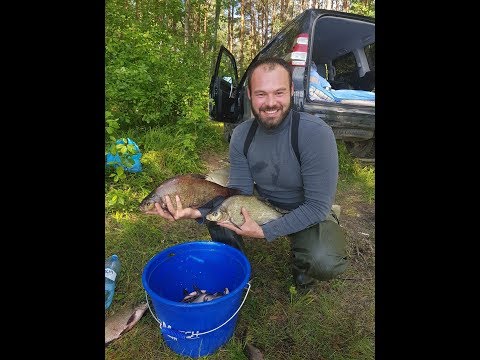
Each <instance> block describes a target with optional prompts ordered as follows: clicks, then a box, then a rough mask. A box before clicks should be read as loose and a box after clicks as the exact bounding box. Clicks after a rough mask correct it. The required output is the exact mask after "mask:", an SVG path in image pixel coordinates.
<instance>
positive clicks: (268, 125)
mask: <svg viewBox="0 0 480 360" xmlns="http://www.w3.org/2000/svg"><path fill="white" fill-rule="evenodd" d="M282 108H283V107H278V106H274V107H268V106H263V107H261V108H260V112H261V111H271V110H278V109H282ZM291 108H292V101H290V104H289V105H288V108H286V109H285V108H283V109H284V110H283V111H281V112H280V117H279V119H278V120H277V121H275V122H273V123H272V122H271V121H270V119H269V118H268V117H260V113H259V112H256V111H255V109H254V108H253V106H252V113H253V116H255V119H257V120H258V121H259V122H260V123H261V124H262V125H263V127H264V128H266V129H269V130H271V129H275V128H276V127H277V126H278V125H280V124H281V123H282V122H283V120H285V118H286V116H287V115H288V113H289V112H290V109H291Z"/></svg>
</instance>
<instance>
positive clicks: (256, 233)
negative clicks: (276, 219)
mask: <svg viewBox="0 0 480 360" xmlns="http://www.w3.org/2000/svg"><path fill="white" fill-rule="evenodd" d="M242 215H243V217H244V219H245V222H244V223H243V225H242V226H240V228H238V227H236V226H235V225H233V224H232V223H230V222H218V223H217V224H218V225H220V226H222V227H224V228H227V229H230V230H232V231H235V232H236V233H237V234H238V235H241V236H247V237H252V238H259V239H262V238H264V237H265V235H264V234H263V230H262V228H261V227H260V225H258V224H257V223H256V222H255V221H254V220H253V219H252V218H251V217H250V215H249V214H248V211H247V210H246V209H245V208H244V207H242Z"/></svg>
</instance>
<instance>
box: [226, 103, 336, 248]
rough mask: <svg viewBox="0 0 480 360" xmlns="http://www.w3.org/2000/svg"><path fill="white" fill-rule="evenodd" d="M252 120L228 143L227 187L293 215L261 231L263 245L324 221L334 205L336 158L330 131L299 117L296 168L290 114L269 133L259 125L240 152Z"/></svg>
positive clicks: (318, 122)
mask: <svg viewBox="0 0 480 360" xmlns="http://www.w3.org/2000/svg"><path fill="white" fill-rule="evenodd" d="M252 121H256V120H254V119H251V120H248V121H245V122H243V123H241V124H240V125H238V126H237V127H236V128H235V129H234V131H233V134H232V138H231V140H230V150H229V157H230V176H229V180H228V187H231V188H235V189H239V190H240V191H241V192H242V193H243V194H248V195H251V194H252V193H253V187H254V184H255V187H256V189H257V191H258V193H259V194H260V196H261V197H263V198H265V199H267V200H268V201H269V202H271V203H272V204H274V205H275V206H278V207H280V208H282V209H286V210H292V211H290V212H289V213H287V214H285V215H284V216H282V217H281V218H279V219H276V220H273V221H270V222H268V223H266V224H264V225H262V229H263V233H264V235H265V239H266V240H267V241H272V240H273V239H275V238H277V237H280V236H284V235H288V234H293V233H296V232H298V231H301V230H303V229H305V228H307V227H308V226H310V225H312V224H316V223H318V222H320V221H323V220H325V218H326V217H327V215H328V213H329V211H330V209H331V206H332V204H333V201H334V198H335V193H336V189H337V180H338V152H337V144H336V141H335V136H334V134H333V131H332V129H331V128H330V127H329V126H328V125H327V124H326V123H325V122H324V121H323V120H321V119H320V118H318V117H315V116H313V115H310V114H307V113H300V124H299V129H298V148H299V152H300V160H301V168H300V165H299V163H298V161H297V158H296V156H295V152H294V150H293V148H292V144H291V141H290V131H291V123H292V112H291V111H290V113H289V114H288V115H287V117H286V118H285V119H284V120H283V122H282V123H281V124H280V125H279V126H278V127H277V128H276V129H272V130H268V129H265V128H264V127H263V126H262V124H261V123H259V126H258V128H257V131H256V133H255V136H254V137H253V140H252V143H251V144H250V147H249V150H248V160H247V158H246V157H245V155H244V154H243V146H244V143H245V138H246V136H247V133H248V130H249V129H250V125H251V123H252Z"/></svg>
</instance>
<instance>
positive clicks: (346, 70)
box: [333, 52, 357, 78]
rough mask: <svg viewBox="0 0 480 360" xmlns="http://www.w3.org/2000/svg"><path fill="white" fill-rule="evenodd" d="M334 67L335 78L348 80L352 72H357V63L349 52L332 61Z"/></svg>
mask: <svg viewBox="0 0 480 360" xmlns="http://www.w3.org/2000/svg"><path fill="white" fill-rule="evenodd" d="M333 66H334V67H335V78H337V77H339V78H349V77H350V76H352V74H353V72H354V71H357V61H356V60H355V55H353V53H352V52H349V53H347V54H345V55H342V56H340V57H338V58H336V59H335V60H333Z"/></svg>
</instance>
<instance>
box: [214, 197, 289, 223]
mask: <svg viewBox="0 0 480 360" xmlns="http://www.w3.org/2000/svg"><path fill="white" fill-rule="evenodd" d="M242 207H244V208H245V209H246V210H247V211H248V214H249V215H250V217H251V218H252V219H253V220H254V221H255V222H256V223H257V224H258V225H263V224H265V223H267V222H269V221H272V220H275V219H278V218H279V217H282V216H283V215H284V213H282V212H280V211H279V210H277V208H275V207H274V206H272V205H270V204H269V203H267V202H266V201H264V200H262V199H260V198H258V197H256V196H255V195H234V196H231V197H229V198H228V199H225V200H224V201H223V202H222V203H221V204H220V206H219V207H218V208H217V209H216V210H214V211H212V212H210V213H209V214H207V216H206V218H207V220H210V221H216V222H230V223H232V224H233V225H235V226H236V227H240V226H242V225H243V223H244V222H245V219H244V217H243V215H242Z"/></svg>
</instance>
